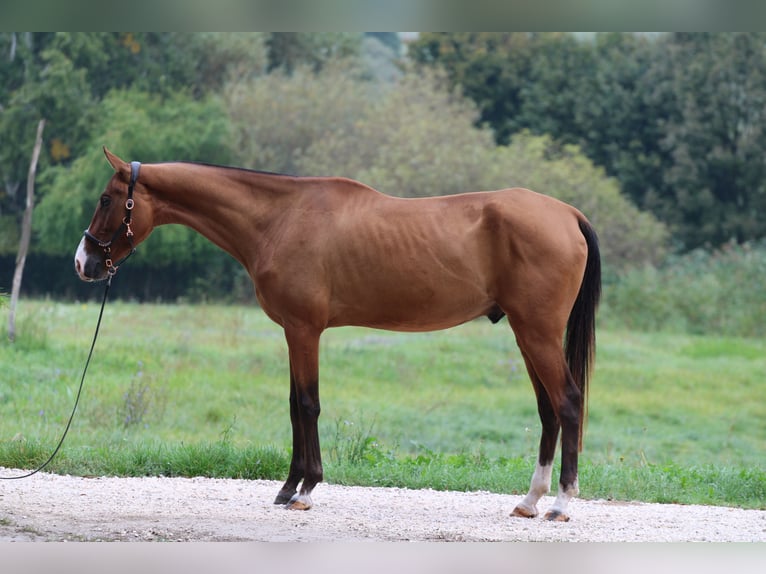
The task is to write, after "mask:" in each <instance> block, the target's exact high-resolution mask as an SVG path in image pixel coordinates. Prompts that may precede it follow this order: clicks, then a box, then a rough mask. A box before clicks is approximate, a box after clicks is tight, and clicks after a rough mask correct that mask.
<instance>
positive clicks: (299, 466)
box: [274, 363, 305, 504]
mask: <svg viewBox="0 0 766 574" xmlns="http://www.w3.org/2000/svg"><path fill="white" fill-rule="evenodd" d="M290 424H291V425H292V434H293V452H292V458H291V460H290V471H289V473H288V474H287V480H286V481H285V484H284V485H283V486H282V488H281V489H280V491H279V493H278V494H277V498H276V499H275V500H274V504H288V503H289V502H290V501H291V500H292V499H293V497H294V496H295V495H296V494H297V492H298V485H299V484H300V482H301V480H303V473H304V468H305V455H304V452H303V427H302V426H301V417H300V414H299V409H298V392H297V390H296V388H295V375H294V374H293V366H292V363H291V364H290Z"/></svg>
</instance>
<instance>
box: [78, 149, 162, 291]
mask: <svg viewBox="0 0 766 574" xmlns="http://www.w3.org/2000/svg"><path fill="white" fill-rule="evenodd" d="M104 154H105V155H106V159H107V161H109V164H110V165H111V166H112V168H113V169H114V175H112V177H111V179H110V180H109V182H108V183H107V185H106V188H105V189H104V191H103V193H102V194H101V197H100V198H99V201H98V205H97V206H96V211H95V212H94V214H93V218H92V219H91V221H90V224H89V225H88V228H87V229H86V230H85V231H84V232H83V237H82V239H81V240H80V244H79V246H78V247H77V252H76V254H75V270H76V271H77V274H78V275H79V276H80V279H82V280H83V281H99V280H102V279H106V278H107V277H110V276H112V275H114V274H115V273H116V272H117V269H118V267H119V266H120V264H121V263H122V262H124V261H125V260H126V259H127V258H128V257H130V255H132V253H133V252H134V251H135V246H136V245H138V244H139V243H141V242H142V241H143V240H144V239H146V238H147V237H148V236H149V233H151V231H152V228H153V224H152V222H153V209H152V204H151V201H150V200H149V194H148V191H147V188H146V186H145V185H144V184H143V183H142V182H141V181H140V167H141V164H139V163H138V162H132V163H128V162H125V161H123V160H122V159H120V158H119V157H117V156H116V155H114V154H113V153H111V152H110V151H109V150H108V149H106V147H105V148H104Z"/></svg>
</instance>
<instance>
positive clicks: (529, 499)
mask: <svg viewBox="0 0 766 574" xmlns="http://www.w3.org/2000/svg"><path fill="white" fill-rule="evenodd" d="M552 472H553V464H547V465H545V466H543V465H541V464H540V463H539V462H538V463H537V465H536V466H535V472H534V474H533V475H532V481H531V483H530V485H529V492H528V493H527V495H526V496H525V497H524V500H522V501H521V502H519V504H517V505H516V509H517V510H522V511H523V513H524V514H525V515H527V516H530V517H532V516H537V502H538V501H539V500H540V499H541V498H542V497H543V496H544V495H546V494H548V492H549V491H550V489H551V473H552Z"/></svg>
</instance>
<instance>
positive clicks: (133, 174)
mask: <svg viewBox="0 0 766 574" xmlns="http://www.w3.org/2000/svg"><path fill="white" fill-rule="evenodd" d="M140 169H141V162H138V161H133V162H130V183H129V184H128V199H126V200H125V217H123V218H122V223H121V224H120V226H119V227H118V228H117V231H115V232H114V235H112V238H111V239H110V240H109V241H101V240H100V239H99V238H98V237H96V236H95V235H93V234H92V233H91V232H90V231H88V230H87V229H86V230H85V231H83V233H82V234H83V236H84V237H85V238H86V239H88V240H90V241H92V242H93V243H95V244H96V245H98V246H99V247H100V248H101V249H103V250H104V257H105V259H104V265H106V271H107V273H108V274H109V279H110V281H111V278H112V277H113V276H114V274H115V273H117V269H119V267H120V265H122V264H123V263H125V261H127V259H128V258H129V257H130V256H131V255H133V254H134V253H135V252H136V248H135V247H134V246H133V230H132V229H131V228H130V222H131V219H132V216H133V206H134V205H135V202H134V201H133V188H135V186H136V180H138V172H139V170H140ZM123 231H124V232H125V237H127V238H128V242H129V243H130V251H129V252H128V254H127V255H126V256H125V257H123V258H122V259H120V260H119V261H118V262H117V265H115V264H114V263H113V262H112V257H111V252H112V243H114V242H115V241H116V240H117V239H118V238H119V237H120V235H122V233H123Z"/></svg>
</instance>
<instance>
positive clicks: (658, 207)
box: [647, 33, 766, 248]
mask: <svg viewBox="0 0 766 574" xmlns="http://www.w3.org/2000/svg"><path fill="white" fill-rule="evenodd" d="M662 47H663V48H664V53H665V55H666V56H665V58H663V59H662V60H660V61H657V62H656V63H655V65H654V68H653V70H652V73H653V74H654V77H655V78H656V80H657V81H656V85H657V91H656V93H655V99H656V100H663V101H669V102H672V106H673V107H672V109H671V113H669V114H667V118H666V120H665V125H664V133H663V137H662V140H661V142H660V143H661V146H662V149H663V151H664V152H665V153H666V154H667V156H668V157H669V160H668V165H667V167H666V169H664V170H663V184H664V187H663V188H661V189H660V190H658V192H657V193H656V194H655V195H653V196H651V197H649V198H648V199H647V205H648V206H649V207H651V208H652V209H653V210H655V211H656V212H657V213H659V214H660V215H661V216H662V217H663V218H664V219H665V220H666V221H669V222H670V223H671V225H672V226H673V229H674V231H675V234H676V235H677V237H678V238H679V239H680V240H681V241H682V242H683V245H684V247H686V248H694V247H697V246H701V245H706V244H711V245H714V246H718V245H721V244H723V243H725V242H727V241H729V240H734V241H737V242H743V241H747V240H751V239H755V238H759V237H763V236H764V235H766V217H764V215H766V156H764V153H763V150H764V149H766V130H765V129H764V125H763V110H764V109H766V34H761V33H759V34H755V33H742V34H719V33H716V34H699V33H697V34H674V35H671V36H669V37H668V38H667V39H665V40H664V41H663V43H662Z"/></svg>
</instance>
